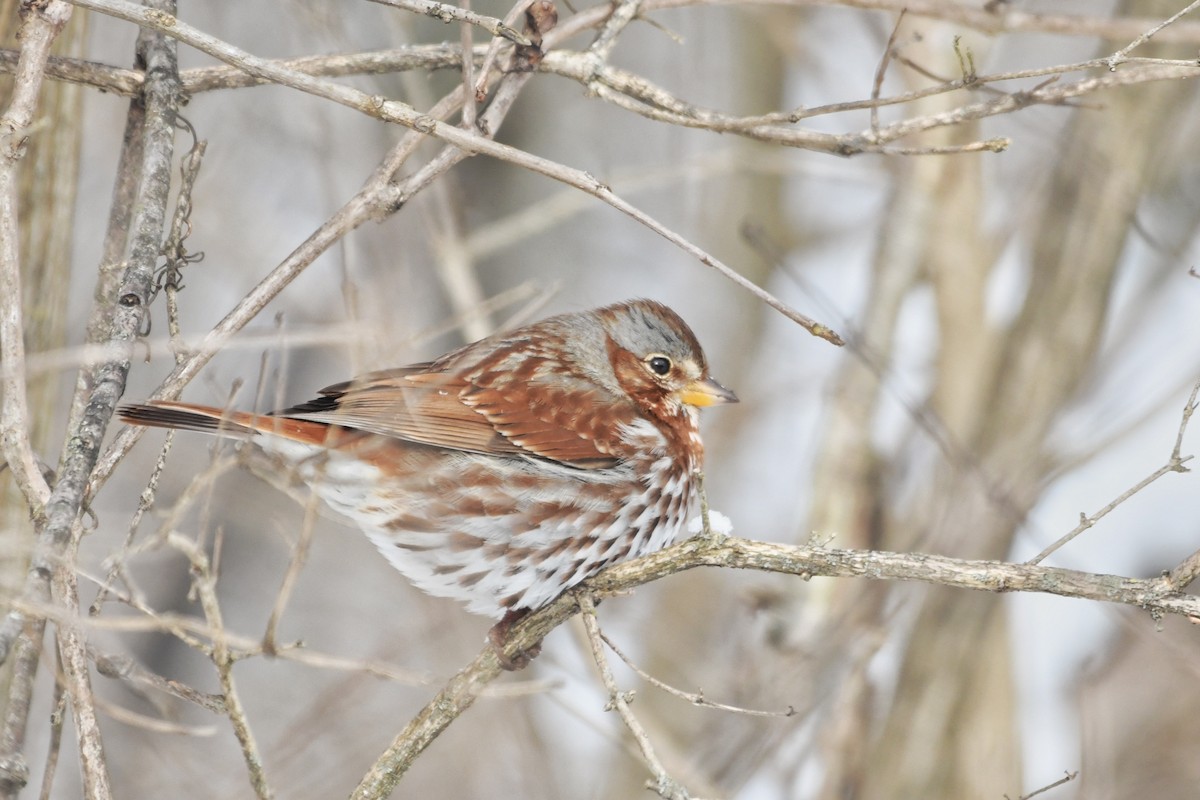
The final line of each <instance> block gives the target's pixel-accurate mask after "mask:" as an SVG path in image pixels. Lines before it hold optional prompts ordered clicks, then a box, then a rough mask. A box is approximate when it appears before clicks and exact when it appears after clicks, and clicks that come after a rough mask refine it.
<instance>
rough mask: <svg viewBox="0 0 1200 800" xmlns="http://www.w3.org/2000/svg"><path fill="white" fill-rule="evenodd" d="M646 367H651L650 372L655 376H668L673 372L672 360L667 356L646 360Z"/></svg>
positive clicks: (651, 357) (652, 357)
mask: <svg viewBox="0 0 1200 800" xmlns="http://www.w3.org/2000/svg"><path fill="white" fill-rule="evenodd" d="M646 366H648V367H650V371H651V372H653V373H654V374H655V375H666V374H667V373H668V372H670V371H671V359H669V358H667V357H666V356H650V357H649V358H647V359H646Z"/></svg>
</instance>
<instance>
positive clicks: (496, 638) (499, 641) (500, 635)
mask: <svg viewBox="0 0 1200 800" xmlns="http://www.w3.org/2000/svg"><path fill="white" fill-rule="evenodd" d="M528 615H529V609H527V608H522V609H519V610H517V611H508V612H506V613H505V614H504V618H503V619H501V620H500V621H499V622H497V623H496V624H495V625H493V626H492V629H491V630H490V631H488V641H489V642H490V643H491V645H492V649H494V650H495V651H496V657H497V658H499V659H500V666H501V667H503V668H504V669H506V670H508V671H509V672H515V671H516V670H519V669H525V667H527V666H529V662H530V661H532V660H533V659H535V658H537V655H538V653H540V652H542V643H541V642H538V643H537V644H535V645H533V646H532V647H530V648H527V649H525V650H518V651H517V652H515V653H513V654H512V655H511V656H508V655H505V653H504V646H505V645H506V644H507V643H508V632H509V631H510V630H511V629H512V626H513V625H516V624H517V623H518V622H520V621H521V620H522V619H524V618H525V617H526V616H528Z"/></svg>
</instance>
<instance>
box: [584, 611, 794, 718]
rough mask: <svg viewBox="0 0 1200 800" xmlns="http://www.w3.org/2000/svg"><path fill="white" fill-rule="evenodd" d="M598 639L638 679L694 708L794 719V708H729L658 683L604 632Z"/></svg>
mask: <svg viewBox="0 0 1200 800" xmlns="http://www.w3.org/2000/svg"><path fill="white" fill-rule="evenodd" d="M600 638H601V639H602V640H604V643H605V644H606V645H608V647H609V649H610V650H612V651H613V652H614V653H616V654H617V657H618V658H620V659H621V660H622V661H624V662H625V666H627V667H629V668H630V669H631V670H633V671H634V672H635V673H636V674H637V676H638V677H639V678H641V679H642V680H644V681H646V682H647V683H649V684H650V685H651V686H655V687H657V688H659V689H662V690H663V691H664V692H666V693H667V694H669V695H673V696H674V697H678V698H679V699H680V700H686V701H687V702H689V703H691V704H692V705H694V706H698V707H700V708H712V709H715V710H717V711H732V712H734V713H735V714H745V715H747V716H750V717H794V716H796V709H795V707H794V706H788V707H787V709H785V710H783V711H761V710H758V709H754V708H743V707H741V706H731V705H727V704H726V703H717V702H714V701H712V700H709V699H708V698H707V697H705V696H704V692H703V691H699V692H685V691H684V690H682V689H676V688H675V687H674V686H671V685H670V684H669V683H665V682H663V681H660V680H659V679H658V678H656V677H654V676H653V675H651V674H650V673H649V672H646V671H645V670H644V669H642V668H641V667H639V666H638V665H637V664H635V663H633V661H631V660H630V658H629V656H627V655H625V653H624V652H623V651H622V650H621V648H619V647H617V645H616V644H614V643H613V640H612V639H609V638H608V635H607V634H606V633H604V631H600Z"/></svg>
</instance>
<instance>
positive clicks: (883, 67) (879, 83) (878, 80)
mask: <svg viewBox="0 0 1200 800" xmlns="http://www.w3.org/2000/svg"><path fill="white" fill-rule="evenodd" d="M906 13H907V9H905V10H902V11H901V12H900V13H899V14H898V15H897V16H896V24H895V25H893V26H892V32H891V34H889V35H888V40H887V44H886V45H884V47H883V55H882V56H880V57H879V65H878V66H877V67H875V80H873V81H872V82H871V101H872V103H874V105H872V106H871V130H872V131H876V132H878V131H879V106H878V105H877V104H878V102H879V95H880V93H881V92H882V91H883V79H884V77H886V76H887V69H888V65H889V64H891V62H892V50H893V49H894V48H895V47H896V37H897V36H899V35H900V26H901V25H902V24H903V23H904V15H905V14H906Z"/></svg>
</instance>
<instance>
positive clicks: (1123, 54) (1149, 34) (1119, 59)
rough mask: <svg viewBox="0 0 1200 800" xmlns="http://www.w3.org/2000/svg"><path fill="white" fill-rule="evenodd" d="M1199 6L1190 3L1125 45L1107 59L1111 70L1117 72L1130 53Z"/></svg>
mask: <svg viewBox="0 0 1200 800" xmlns="http://www.w3.org/2000/svg"><path fill="white" fill-rule="evenodd" d="M1197 6H1200V0H1193V2H1191V3H1188V4H1187V5H1186V6H1184V7H1183V8H1181V9H1180V10H1179V11H1177V12H1175V13H1174V14H1172V15H1171V16H1169V17H1167V18H1166V19H1164V20H1163V21H1162V22H1160V23H1158V24H1157V25H1155V26H1154V27H1153V28H1150V30H1148V31H1146V32H1145V33H1143V34H1141V35H1140V36H1138V37H1137V38H1136V39H1134V40H1133V41H1132V42H1130V43H1129V44H1127V45H1125V46H1124V47H1122V48H1121V49H1120V50H1118V51H1117V52H1115V53H1113V54H1112V55H1111V56H1109V57H1108V58H1107V59H1106V61H1107V63H1108V68H1109V70H1115V69H1116V68H1117V67H1118V66H1119V65H1120V64H1122V63H1124V62H1125V60H1126V59H1127V58H1128V57H1129V53H1130V52H1131V51H1133V50H1134V49H1136V48H1138V47H1141V46H1142V45H1144V44H1145V43H1146V42H1148V41H1150V39H1152V38H1153V37H1154V36H1156V35H1157V34H1158V33H1159V32H1160V31H1161V30H1162V29H1163V28H1166V27H1167V26H1168V25H1173V24H1175V23H1176V22H1178V21H1179V20H1180V19H1181V18H1182V17H1184V16H1185V15H1187V14H1190V13H1191V12H1193V11H1195V10H1196V7H1197Z"/></svg>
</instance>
